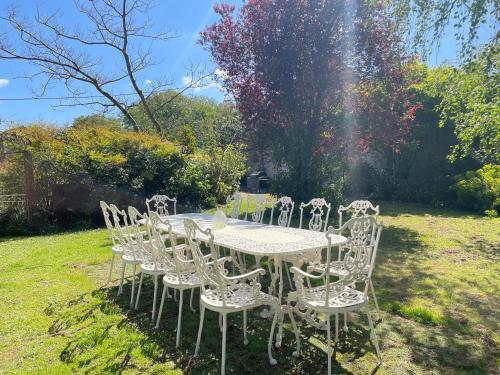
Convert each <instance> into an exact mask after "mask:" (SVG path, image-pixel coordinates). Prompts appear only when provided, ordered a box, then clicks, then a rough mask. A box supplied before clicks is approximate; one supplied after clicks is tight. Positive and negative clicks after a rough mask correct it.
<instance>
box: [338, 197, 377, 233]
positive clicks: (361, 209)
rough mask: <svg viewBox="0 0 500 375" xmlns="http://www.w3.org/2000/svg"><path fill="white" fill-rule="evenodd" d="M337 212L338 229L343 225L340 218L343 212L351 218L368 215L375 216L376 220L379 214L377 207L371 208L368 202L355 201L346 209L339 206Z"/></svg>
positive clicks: (371, 205)
mask: <svg viewBox="0 0 500 375" xmlns="http://www.w3.org/2000/svg"><path fill="white" fill-rule="evenodd" d="M370 210H371V212H370ZM337 212H338V214H339V227H341V226H342V223H343V220H342V219H343V217H342V216H343V214H344V213H345V212H348V213H350V214H351V218H355V217H359V216H369V215H373V216H375V218H377V217H378V215H379V213H380V209H379V206H378V205H377V206H373V204H372V203H371V202H370V201H366V200H357V201H353V202H351V203H350V204H349V205H348V206H347V207H344V206H342V205H341V206H340V207H339V209H338V210H337Z"/></svg>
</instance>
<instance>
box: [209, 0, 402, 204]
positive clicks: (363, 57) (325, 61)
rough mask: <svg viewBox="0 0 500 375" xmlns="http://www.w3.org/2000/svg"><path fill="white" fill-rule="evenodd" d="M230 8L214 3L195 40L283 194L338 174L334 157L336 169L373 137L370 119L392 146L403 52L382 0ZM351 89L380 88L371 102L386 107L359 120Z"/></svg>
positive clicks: (398, 120) (311, 189)
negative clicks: (377, 1) (276, 171)
mask: <svg viewBox="0 0 500 375" xmlns="http://www.w3.org/2000/svg"><path fill="white" fill-rule="evenodd" d="M233 10H234V7H233V6H230V5H227V4H222V5H216V6H215V11H216V12H217V13H218V14H219V15H220V21H219V22H218V23H215V24H213V25H211V26H209V27H207V28H206V29H205V31H203V32H202V33H201V40H200V43H201V44H202V45H203V46H205V47H206V48H207V49H208V50H209V51H210V52H211V54H212V57H213V59H214V60H215V62H216V64H217V65H218V66H219V69H220V70H221V71H223V72H224V74H223V75H221V77H222V81H223V82H222V83H223V85H224V87H225V89H226V90H227V91H228V92H229V93H230V94H231V95H232V96H233V97H234V98H235V100H236V104H237V106H238V109H239V111H240V112H241V116H242V121H243V123H244V126H245V137H246V138H245V139H246V140H247V141H248V143H249V144H250V145H251V146H252V149H253V150H254V152H255V153H257V154H259V155H265V154H266V152H269V153H270V156H271V158H272V159H273V161H274V163H275V164H276V165H278V166H280V176H279V179H281V181H283V182H284V183H283V184H281V185H282V186H286V187H287V193H288V194H293V195H294V197H296V199H307V198H310V197H311V196H314V195H316V194H319V193H320V191H321V190H322V189H323V188H324V187H325V186H328V185H331V184H332V183H338V178H339V176H341V173H340V174H338V173H337V174H335V175H332V173H331V169H332V168H331V164H333V165H334V168H333V169H338V164H339V163H342V162H344V161H345V155H346V154H350V155H352V154H354V153H355V152H353V149H355V150H358V149H365V150H366V149H368V148H369V147H370V146H371V145H372V142H371V138H370V137H368V135H371V134H373V133H372V132H371V130H372V128H369V129H368V128H367V129H365V128H363V127H365V126H367V125H368V124H369V126H370V127H373V128H375V129H377V132H376V133H377V134H379V135H380V138H381V139H384V140H387V142H386V143H387V144H388V145H389V146H390V147H397V145H398V144H399V143H400V142H401V140H402V139H403V138H404V135H405V133H406V132H407V126H408V124H409V123H410V122H411V121H407V119H408V118H409V117H408V116H407V115H406V112H407V111H410V110H411V108H410V107H411V104H410V103H409V100H407V92H406V91H405V89H406V87H407V84H406V78H405V74H404V71H405V62H406V57H405V56H404V51H403V49H402V48H401V46H400V44H399V40H398V39H397V37H396V36H395V34H394V33H393V31H394V26H393V25H392V24H391V22H390V20H389V19H388V17H387V15H386V13H385V9H384V8H383V7H382V6H377V7H372V6H370V5H368V4H367V3H365V2H361V1H348V2H345V3H344V2H335V1H323V2H305V1H304V2H290V1H285V0H272V1H271V0H269V1H249V2H248V3H246V4H244V5H243V6H242V8H241V9H240V11H239V13H238V15H237V16H236V17H233V14H232V12H233ZM394 74H396V75H397V76H395V77H393V75H394ZM389 83H390V84H391V85H392V86H391V85H388V84H389ZM395 87H397V88H398V91H397V92H394V88H395ZM352 91H356V92H357V94H360V92H361V93H366V95H365V97H371V98H375V97H377V98H378V97H380V96H381V94H380V91H382V92H383V93H384V95H385V96H384V98H385V99H387V101H386V102H385V103H382V102H381V103H380V105H377V106H375V107H373V111H374V112H375V111H380V110H381V109H382V110H383V112H382V113H378V114H376V113H373V115H372V116H371V117H370V119H369V120H370V121H358V122H356V117H357V115H358V114H359V113H360V112H361V111H362V112H363V113H366V108H362V107H363V104H364V103H365V101H364V100H362V98H361V97H362V95H358V97H359V100H358V99H357V98H354V97H353V98H352V100H345V94H346V93H349V92H352ZM388 103H393V104H395V103H397V104H398V105H397V106H395V105H392V106H391V107H388V106H387V104H388ZM399 103H402V104H401V105H400V104H399ZM388 112H389V113H390V114H391V115H392V116H391V117H390V120H389V117H387V120H386V117H385V114H387V113H388ZM353 119H354V120H353ZM373 120H375V122H373ZM410 120H411V119H410ZM343 152H345V153H343ZM336 180H337V181H336ZM280 192H281V193H285V192H284V191H280Z"/></svg>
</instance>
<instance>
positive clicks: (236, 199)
mask: <svg viewBox="0 0 500 375" xmlns="http://www.w3.org/2000/svg"><path fill="white" fill-rule="evenodd" d="M231 202H232V203H233V204H232V207H231V211H230V212H228V209H229V204H230V203H231ZM242 203H243V196H242V195H241V193H239V192H237V193H234V194H233V195H232V196H229V197H227V199H226V215H228V216H229V217H231V218H232V219H238V218H239V217H240V212H241V206H242Z"/></svg>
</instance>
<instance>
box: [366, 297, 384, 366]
mask: <svg viewBox="0 0 500 375" xmlns="http://www.w3.org/2000/svg"><path fill="white" fill-rule="evenodd" d="M366 315H367V316H368V324H369V325H370V336H371V339H372V342H373V346H374V347H375V352H376V353H377V358H378V363H379V365H382V363H383V361H382V354H380V348H379V346H378V337H377V334H376V333H375V328H374V327H373V322H372V317H371V316H370V309H369V308H368V305H367V306H366Z"/></svg>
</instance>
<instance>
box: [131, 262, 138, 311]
mask: <svg viewBox="0 0 500 375" xmlns="http://www.w3.org/2000/svg"><path fill="white" fill-rule="evenodd" d="M136 268H137V265H136V264H135V263H134V268H133V269H134V271H133V274H132V293H131V294H130V307H131V308H132V306H134V293H135V270H136Z"/></svg>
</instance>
